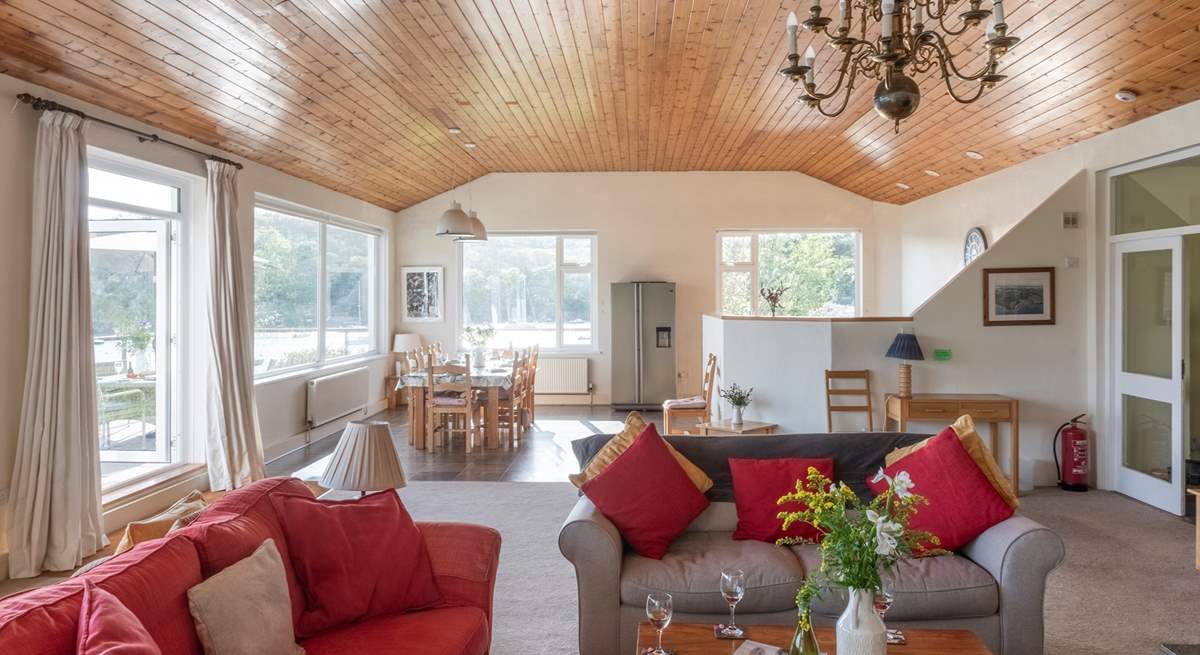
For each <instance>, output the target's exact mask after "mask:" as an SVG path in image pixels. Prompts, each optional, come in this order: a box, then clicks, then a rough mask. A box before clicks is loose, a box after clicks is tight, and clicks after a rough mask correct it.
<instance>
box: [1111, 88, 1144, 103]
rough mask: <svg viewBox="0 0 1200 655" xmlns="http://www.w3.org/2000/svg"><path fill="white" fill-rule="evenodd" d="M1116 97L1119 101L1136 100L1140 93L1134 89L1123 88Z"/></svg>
mask: <svg viewBox="0 0 1200 655" xmlns="http://www.w3.org/2000/svg"><path fill="white" fill-rule="evenodd" d="M1115 97H1116V99H1117V102H1134V101H1135V100H1137V99H1138V93H1137V91H1134V90H1133V89H1121V90H1120V91H1117V94H1116V96H1115Z"/></svg>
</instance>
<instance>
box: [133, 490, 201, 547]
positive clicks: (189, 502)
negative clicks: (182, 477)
mask: <svg viewBox="0 0 1200 655" xmlns="http://www.w3.org/2000/svg"><path fill="white" fill-rule="evenodd" d="M205 507H208V503H207V502H205V501H204V494H202V493H200V492H199V491H193V492H192V493H190V494H188V495H187V496H184V497H183V498H180V499H179V500H177V501H175V504H174V505H171V506H170V507H168V508H167V509H165V510H163V511H161V512H159V513H158V514H155V515H154V516H151V517H150V518H148V519H142V520H141V521H134V522H132V523H130V524H129V525H127V526H125V534H123V535H121V541H120V542H119V543H118V544H117V549H116V550H115V551H113V554H114V555H120V554H121V553H123V552H125V551H127V550H129V549H131V548H133V547H134V546H136V545H138V544H140V543H142V542H143V541H150V540H151V539H160V538H162V537H165V536H167V533H168V532H170V531H171V529H172V528H173V527H174V526H175V523H176V522H177V521H179V520H181V519H187V518H188V517H191V516H193V515H195V514H199V513H200V511H201V510H203V509H204V508H205ZM185 522H186V521H185Z"/></svg>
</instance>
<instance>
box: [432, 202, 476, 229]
mask: <svg viewBox="0 0 1200 655" xmlns="http://www.w3.org/2000/svg"><path fill="white" fill-rule="evenodd" d="M434 234H436V235H437V236H439V237H469V236H474V234H475V231H474V230H473V229H472V228H471V218H470V217H469V216H467V213H466V212H464V211H463V210H462V205H460V204H458V203H457V202H452V203H450V209H447V210H446V211H445V212H443V213H442V217H441V218H439V219H438V224H437V232H435V233H434Z"/></svg>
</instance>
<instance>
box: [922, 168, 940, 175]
mask: <svg viewBox="0 0 1200 655" xmlns="http://www.w3.org/2000/svg"><path fill="white" fill-rule="evenodd" d="M925 174H926V175H928V176H929V177H941V176H942V174H941V173H939V172H937V171H935V170H933V169H931V168H926V169H925Z"/></svg>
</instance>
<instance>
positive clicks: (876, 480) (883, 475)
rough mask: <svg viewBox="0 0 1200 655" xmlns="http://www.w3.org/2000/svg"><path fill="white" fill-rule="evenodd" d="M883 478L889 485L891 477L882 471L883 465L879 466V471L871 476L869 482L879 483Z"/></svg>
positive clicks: (890, 484)
mask: <svg viewBox="0 0 1200 655" xmlns="http://www.w3.org/2000/svg"><path fill="white" fill-rule="evenodd" d="M883 480H887V483H888V486H889V487H890V486H892V479H891V478H890V477H888V475H887V474H886V473H884V472H883V467H882V466H880V467H879V472H878V473H876V474H875V477H873V478H871V484H879V483H880V482H881V481H883Z"/></svg>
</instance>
